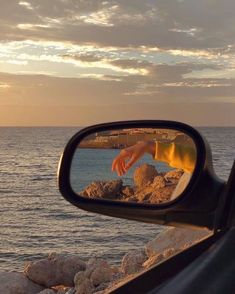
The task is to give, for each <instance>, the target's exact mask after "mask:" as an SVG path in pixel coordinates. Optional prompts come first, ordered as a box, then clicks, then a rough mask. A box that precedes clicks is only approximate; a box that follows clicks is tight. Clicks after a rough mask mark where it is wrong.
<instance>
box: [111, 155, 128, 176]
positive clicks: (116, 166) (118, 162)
mask: <svg viewBox="0 0 235 294" xmlns="http://www.w3.org/2000/svg"><path fill="white" fill-rule="evenodd" d="M112 171H113V172H114V171H115V172H116V173H117V174H118V176H119V177H120V176H123V175H124V174H125V173H126V169H125V161H123V160H122V159H120V158H118V159H115V160H114V161H113V164H112Z"/></svg>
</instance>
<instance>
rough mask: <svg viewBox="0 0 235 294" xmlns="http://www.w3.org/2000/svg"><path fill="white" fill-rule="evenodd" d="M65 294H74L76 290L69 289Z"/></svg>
mask: <svg viewBox="0 0 235 294" xmlns="http://www.w3.org/2000/svg"><path fill="white" fill-rule="evenodd" d="M65 294H76V289H75V288H70V289H69V290H68V291H67V292H66V293H65Z"/></svg>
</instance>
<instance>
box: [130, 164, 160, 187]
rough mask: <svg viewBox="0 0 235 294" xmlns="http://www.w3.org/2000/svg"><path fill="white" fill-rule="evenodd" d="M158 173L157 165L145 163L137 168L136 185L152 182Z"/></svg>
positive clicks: (135, 174)
mask: <svg viewBox="0 0 235 294" xmlns="http://www.w3.org/2000/svg"><path fill="white" fill-rule="evenodd" d="M157 175H158V172H157V170H156V168H155V166H153V165H150V164H143V165H141V166H139V167H138V168H136V169H135V172H134V183H135V186H136V187H143V186H146V185H148V184H151V183H152V182H153V180H154V178H155V177H156V176H157Z"/></svg>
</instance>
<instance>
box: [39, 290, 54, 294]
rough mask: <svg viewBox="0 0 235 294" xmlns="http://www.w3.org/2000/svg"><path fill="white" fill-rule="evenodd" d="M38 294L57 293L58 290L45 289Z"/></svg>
mask: <svg viewBox="0 0 235 294" xmlns="http://www.w3.org/2000/svg"><path fill="white" fill-rule="evenodd" d="M57 293H58V292H57ZM38 294H56V292H55V291H54V290H52V289H45V290H43V291H41V292H39V293H38Z"/></svg>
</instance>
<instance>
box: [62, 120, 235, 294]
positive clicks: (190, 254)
mask: <svg viewBox="0 0 235 294" xmlns="http://www.w3.org/2000/svg"><path fill="white" fill-rule="evenodd" d="M124 127H125V128H137V127H138V128H141V127H142V128H147V127H149V128H150V127H151V128H154V127H155V128H160V129H161V128H166V129H174V130H177V131H181V132H184V133H185V134H187V135H189V136H190V137H191V138H192V139H193V140H194V143H195V146H196V148H197V160H196V165H195V169H194V172H193V174H192V178H191V180H190V182H189V185H188V186H187V188H186V189H185V190H184V191H183V193H182V194H181V195H180V197H178V198H177V199H175V200H173V201H170V202H169V203H163V204H158V205H146V204H144V203H141V204H139V203H125V202H121V201H110V200H106V199H102V200H101V199H88V198H84V197H81V196H80V195H78V194H76V193H75V192H74V191H73V189H72V187H71V183H70V169H71V162H72V159H73V155H74V152H75V151H76V148H77V146H78V144H79V142H81V141H82V140H83V139H84V138H86V137H87V136H88V135H90V134H92V133H97V132H99V131H100V132H101V131H102V132H103V131H107V130H116V129H120V128H124ZM58 183H59V188H60V191H61V193H62V195H63V197H64V198H65V199H66V200H67V201H69V202H70V203H72V204H73V205H75V206H77V207H79V208H81V209H85V210H87V211H92V212H98V213H101V214H105V215H109V216H114V217H121V218H126V219H133V220H138V221H144V222H149V223H156V224H163V225H171V226H176V227H177V226H179V227H180V226H181V227H191V228H192V229H200V228H207V229H209V230H211V232H212V234H211V235H210V236H208V237H207V238H206V239H204V240H202V241H200V242H198V243H197V244H195V245H193V246H191V247H190V248H188V249H186V250H184V251H182V252H180V253H178V254H176V255H174V256H172V257H170V258H168V259H167V260H165V261H163V262H161V263H159V264H158V265H156V266H154V267H152V268H150V269H148V270H146V271H145V272H142V273H141V274H140V275H138V276H137V277H136V278H134V279H133V280H131V281H128V282H127V283H125V284H124V285H122V286H120V287H118V288H117V289H115V290H112V293H161V294H163V293H167V294H168V293H185V294H186V293H195V294H196V293H234V292H235V279H234V278H233V273H234V270H235V261H234V258H235V250H234V248H235V246H234V245H235V230H234V224H235V164H234V166H233V168H232V170H231V174H230V177H229V179H228V181H227V183H225V182H224V181H222V180H221V179H219V178H218V177H217V176H216V174H215V172H214V170H213V165H212V155H211V151H210V147H209V144H208V143H207V141H206V139H205V138H203V137H202V135H201V134H200V133H199V132H198V131H197V130H195V129H194V128H192V127H190V126H188V125H186V124H183V123H180V122H173V121H152V120H151V121H125V122H115V123H106V124H101V125H96V126H91V127H88V128H86V129H83V130H81V131H80V132H78V133H77V134H75V135H74V136H73V138H71V140H70V141H69V142H68V144H67V146H66V148H65V151H64V153H63V155H62V157H61V161H60V165H59V173H58Z"/></svg>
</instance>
